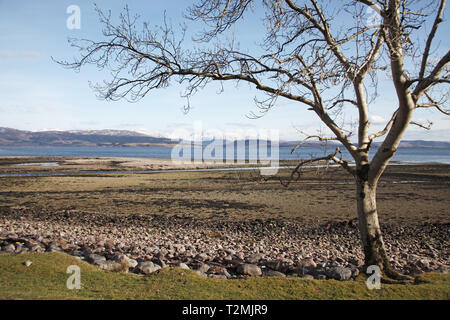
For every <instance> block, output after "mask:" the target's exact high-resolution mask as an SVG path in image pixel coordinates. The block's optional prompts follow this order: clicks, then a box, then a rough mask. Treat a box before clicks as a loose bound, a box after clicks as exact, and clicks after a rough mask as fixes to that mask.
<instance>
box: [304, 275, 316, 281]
mask: <svg viewBox="0 0 450 320" xmlns="http://www.w3.org/2000/svg"><path fill="white" fill-rule="evenodd" d="M302 278H303V279H311V280H313V279H314V276H312V275H310V274H305V275H303V276H302Z"/></svg>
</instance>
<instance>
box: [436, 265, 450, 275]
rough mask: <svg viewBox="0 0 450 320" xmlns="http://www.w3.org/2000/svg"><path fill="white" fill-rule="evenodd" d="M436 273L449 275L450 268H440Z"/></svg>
mask: <svg viewBox="0 0 450 320" xmlns="http://www.w3.org/2000/svg"><path fill="white" fill-rule="evenodd" d="M436 271H437V272H439V273H445V274H447V273H448V268H447V267H446V266H442V265H441V266H439V267H438V268H437V269H436Z"/></svg>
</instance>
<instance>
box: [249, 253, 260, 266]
mask: <svg viewBox="0 0 450 320" xmlns="http://www.w3.org/2000/svg"><path fill="white" fill-rule="evenodd" d="M262 258H263V255H262V254H261V253H255V254H252V255H250V256H248V257H247V258H246V259H245V260H246V261H247V262H248V263H251V264H256V263H258V262H259V261H260V260H261V259H262Z"/></svg>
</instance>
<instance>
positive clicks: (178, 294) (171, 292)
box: [0, 253, 450, 300]
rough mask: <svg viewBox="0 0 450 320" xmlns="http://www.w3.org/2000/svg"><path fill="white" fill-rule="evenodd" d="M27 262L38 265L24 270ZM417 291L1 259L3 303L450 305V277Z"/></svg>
mask: <svg viewBox="0 0 450 320" xmlns="http://www.w3.org/2000/svg"><path fill="white" fill-rule="evenodd" d="M26 260H31V261H32V262H33V264H32V265H31V266H29V267H26V266H24V265H23V262H24V261H26ZM70 265H77V266H79V267H80V269H81V289H80V290H76V289H73V290H69V289H67V287H66V281H67V279H68V277H69V276H70V274H68V273H66V270H67V267H68V266H70ZM416 283H417V284H415V285H383V284H382V288H381V289H380V290H369V289H367V287H366V285H365V278H364V276H360V277H359V278H358V279H357V280H356V281H347V282H339V281H334V280H323V281H319V280H306V279H297V278H295V279H287V278H249V279H245V280H243V279H242V280H220V279H209V278H204V277H201V276H199V275H197V274H196V273H195V272H193V271H190V270H182V269H180V268H165V269H162V270H160V271H159V272H157V273H155V274H152V275H150V276H139V275H135V274H125V273H114V272H107V271H102V270H99V269H98V268H97V267H95V266H93V265H90V264H88V263H86V262H83V261H80V260H77V259H75V258H74V257H72V256H70V255H67V254H64V253H27V254H23V255H0V299H194V300H196V299H199V300H206V299H226V300H232V299H252V300H264V299H447V300H448V299H449V298H450V275H446V274H432V273H429V274H424V275H422V276H420V277H419V279H418V281H416Z"/></svg>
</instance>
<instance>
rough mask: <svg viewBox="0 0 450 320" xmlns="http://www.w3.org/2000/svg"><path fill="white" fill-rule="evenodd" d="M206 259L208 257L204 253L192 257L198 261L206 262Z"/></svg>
mask: <svg viewBox="0 0 450 320" xmlns="http://www.w3.org/2000/svg"><path fill="white" fill-rule="evenodd" d="M208 258H209V257H208V255H207V254H206V253H199V254H197V255H196V256H195V257H194V259H195V260H200V261H206V260H208Z"/></svg>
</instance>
